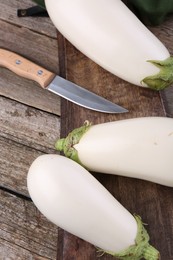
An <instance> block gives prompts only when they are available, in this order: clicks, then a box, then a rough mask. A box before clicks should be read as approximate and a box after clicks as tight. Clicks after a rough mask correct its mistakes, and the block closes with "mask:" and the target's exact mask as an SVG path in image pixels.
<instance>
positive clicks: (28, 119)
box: [0, 97, 60, 152]
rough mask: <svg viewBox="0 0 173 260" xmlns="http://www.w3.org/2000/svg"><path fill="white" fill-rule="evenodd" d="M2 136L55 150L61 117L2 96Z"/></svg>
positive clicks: (36, 146) (24, 143)
mask: <svg viewBox="0 0 173 260" xmlns="http://www.w3.org/2000/svg"><path fill="white" fill-rule="evenodd" d="M0 107H1V117H0V136H3V137H5V138H6V139H10V140H13V141H15V142H17V143H21V144H23V145H26V146H29V147H32V148H34V149H37V150H40V151H43V152H54V151H55V150H54V144H55V141H56V139H57V138H58V137H59V131H60V118H59V117H57V116H55V115H51V114H49V113H46V112H43V111H40V110H37V109H34V108H32V107H28V106H25V105H23V104H20V103H17V102H16V101H13V100H10V99H9V100H7V99H6V98H3V97H0Z"/></svg>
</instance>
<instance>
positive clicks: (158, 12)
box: [124, 0, 173, 26]
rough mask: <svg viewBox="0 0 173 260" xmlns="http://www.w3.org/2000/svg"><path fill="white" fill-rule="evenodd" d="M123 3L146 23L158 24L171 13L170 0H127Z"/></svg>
mask: <svg viewBox="0 0 173 260" xmlns="http://www.w3.org/2000/svg"><path fill="white" fill-rule="evenodd" d="M124 3H125V4H126V5H127V6H128V7H129V8H130V9H131V10H132V11H133V12H134V13H135V14H136V15H137V16H138V18H139V19H140V20H141V21H142V22H143V23H145V24H147V25H154V26H155V25H160V24H161V23H162V22H163V21H164V20H165V18H166V17H167V16H168V15H169V14H171V13H173V1H172V0H128V1H124Z"/></svg>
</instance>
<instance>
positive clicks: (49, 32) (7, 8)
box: [0, 0, 56, 38]
mask: <svg viewBox="0 0 173 260" xmlns="http://www.w3.org/2000/svg"><path fill="white" fill-rule="evenodd" d="M35 5H36V4H35V3H34V2H33V1H32V0H13V1H11V0H6V1H0V10H1V12H0V19H1V20H4V21H8V22H9V23H11V24H15V25H17V26H18V27H19V28H20V27H23V28H27V29H29V30H32V31H35V32H38V33H39V34H43V35H46V36H48V37H51V38H56V29H55V27H54V25H53V24H52V22H51V20H50V19H49V18H46V17H17V10H18V9H26V8H29V7H32V6H35Z"/></svg>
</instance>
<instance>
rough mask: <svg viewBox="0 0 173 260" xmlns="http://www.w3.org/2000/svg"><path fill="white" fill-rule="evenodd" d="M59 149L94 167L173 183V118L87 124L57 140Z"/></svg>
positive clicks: (97, 170) (99, 169) (118, 173)
mask: <svg viewBox="0 0 173 260" xmlns="http://www.w3.org/2000/svg"><path fill="white" fill-rule="evenodd" d="M56 148H57V150H60V151H64V154H65V155H66V156H67V157H69V158H71V159H73V160H76V161H77V162H79V163H81V164H82V165H83V166H84V167H86V168H87V169H88V170H90V171H94V172H102V173H109V174H117V175H122V176H126V177H134V178H139V179H144V180H148V181H152V182H155V183H159V184H163V185H166V186H171V187H173V119H172V118H166V117H143V118H133V119H126V120H119V121H115V122H108V123H103V124H98V125H90V124H84V126H82V127H81V128H78V129H75V130H74V131H73V132H72V133H70V134H69V135H68V136H67V138H63V139H60V140H58V141H57V142H56Z"/></svg>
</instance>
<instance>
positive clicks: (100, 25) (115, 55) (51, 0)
mask: <svg viewBox="0 0 173 260" xmlns="http://www.w3.org/2000/svg"><path fill="white" fill-rule="evenodd" d="M45 3H46V8H47V11H48V13H49V16H50V18H51V19H52V21H53V23H54V25H55V26H56V28H57V29H58V30H59V31H60V32H61V33H62V34H63V35H64V36H65V37H66V38H67V39H68V40H69V41H70V42H71V43H72V44H73V45H74V46H75V47H76V48H77V49H79V50H80V51H81V52H82V53H84V54H85V55H86V56H88V57H89V58H90V59H92V60H93V61H95V62H96V63H97V64H99V65H100V66H102V67H103V68H104V69H106V70H108V71H109V72H111V73H113V74H115V75H117V76H118V77H120V78H122V79H124V80H126V81H128V82H130V83H132V84H135V85H139V86H143V87H146V84H144V83H143V82H142V80H143V79H144V78H146V77H148V76H151V75H154V74H157V73H158V72H159V71H160V69H159V68H157V67H156V66H155V65H153V64H151V63H150V62H147V61H148V60H162V61H163V60H165V59H167V58H169V57H170V54H169V51H168V50H167V48H166V47H165V46H164V45H163V44H162V43H161V41H160V40H159V39H158V38H157V37H155V36H154V35H153V33H151V32H150V31H149V30H148V29H147V28H146V27H145V26H144V25H143V24H142V23H141V22H140V21H139V19H138V18H137V17H136V16H135V15H134V14H133V13H132V12H131V11H130V10H129V9H128V8H127V7H126V6H125V4H124V3H123V2H122V1H120V0H87V1H86V0H46V1H45Z"/></svg>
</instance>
